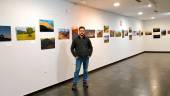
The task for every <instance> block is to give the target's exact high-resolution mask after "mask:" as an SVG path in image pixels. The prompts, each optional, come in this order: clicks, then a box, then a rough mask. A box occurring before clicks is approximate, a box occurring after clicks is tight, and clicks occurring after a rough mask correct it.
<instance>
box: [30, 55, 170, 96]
mask: <svg viewBox="0 0 170 96" xmlns="http://www.w3.org/2000/svg"><path fill="white" fill-rule="evenodd" d="M169 57H170V53H143V54H141V55H138V56H136V57H133V58H130V59H127V60H124V61H122V62H119V63H117V64H115V65H112V66H109V67H106V68H104V69H101V70H99V71H96V72H93V73H91V74H90V80H89V88H88V89H84V88H83V87H82V82H80V83H79V85H78V91H75V92H73V91H71V82H67V83H65V84H63V85H59V86H56V87H53V88H51V89H48V90H45V91H42V92H39V93H36V94H33V95H30V96H170V82H169V80H170V75H169V74H170V59H169Z"/></svg>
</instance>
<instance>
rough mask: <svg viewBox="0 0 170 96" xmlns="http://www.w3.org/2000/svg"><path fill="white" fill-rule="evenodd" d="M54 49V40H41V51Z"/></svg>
mask: <svg viewBox="0 0 170 96" xmlns="http://www.w3.org/2000/svg"><path fill="white" fill-rule="evenodd" d="M53 48H55V38H54V37H53V38H41V49H42V50H44V49H53Z"/></svg>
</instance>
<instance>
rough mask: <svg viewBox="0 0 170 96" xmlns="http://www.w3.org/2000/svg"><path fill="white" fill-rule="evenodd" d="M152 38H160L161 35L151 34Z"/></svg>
mask: <svg viewBox="0 0 170 96" xmlns="http://www.w3.org/2000/svg"><path fill="white" fill-rule="evenodd" d="M153 38H154V39H159V38H161V36H160V35H153Z"/></svg>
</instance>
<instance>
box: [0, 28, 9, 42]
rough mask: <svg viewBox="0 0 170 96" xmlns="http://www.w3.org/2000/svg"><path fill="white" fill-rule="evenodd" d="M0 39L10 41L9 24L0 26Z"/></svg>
mask: <svg viewBox="0 0 170 96" xmlns="http://www.w3.org/2000/svg"><path fill="white" fill-rule="evenodd" d="M1 41H11V26H0V42H1Z"/></svg>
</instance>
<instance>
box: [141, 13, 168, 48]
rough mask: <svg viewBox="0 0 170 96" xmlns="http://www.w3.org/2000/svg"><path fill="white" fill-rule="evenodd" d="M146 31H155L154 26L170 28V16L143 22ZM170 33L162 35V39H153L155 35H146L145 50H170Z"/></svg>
mask: <svg viewBox="0 0 170 96" xmlns="http://www.w3.org/2000/svg"><path fill="white" fill-rule="evenodd" d="M143 26H144V31H145V32H146V31H147V32H153V28H160V29H166V30H170V17H169V16H168V17H165V18H159V19H155V20H149V21H144V22H143ZM169 41H170V34H166V36H161V38H160V39H153V36H152V35H151V36H145V37H144V43H145V45H144V50H145V51H170V44H169Z"/></svg>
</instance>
